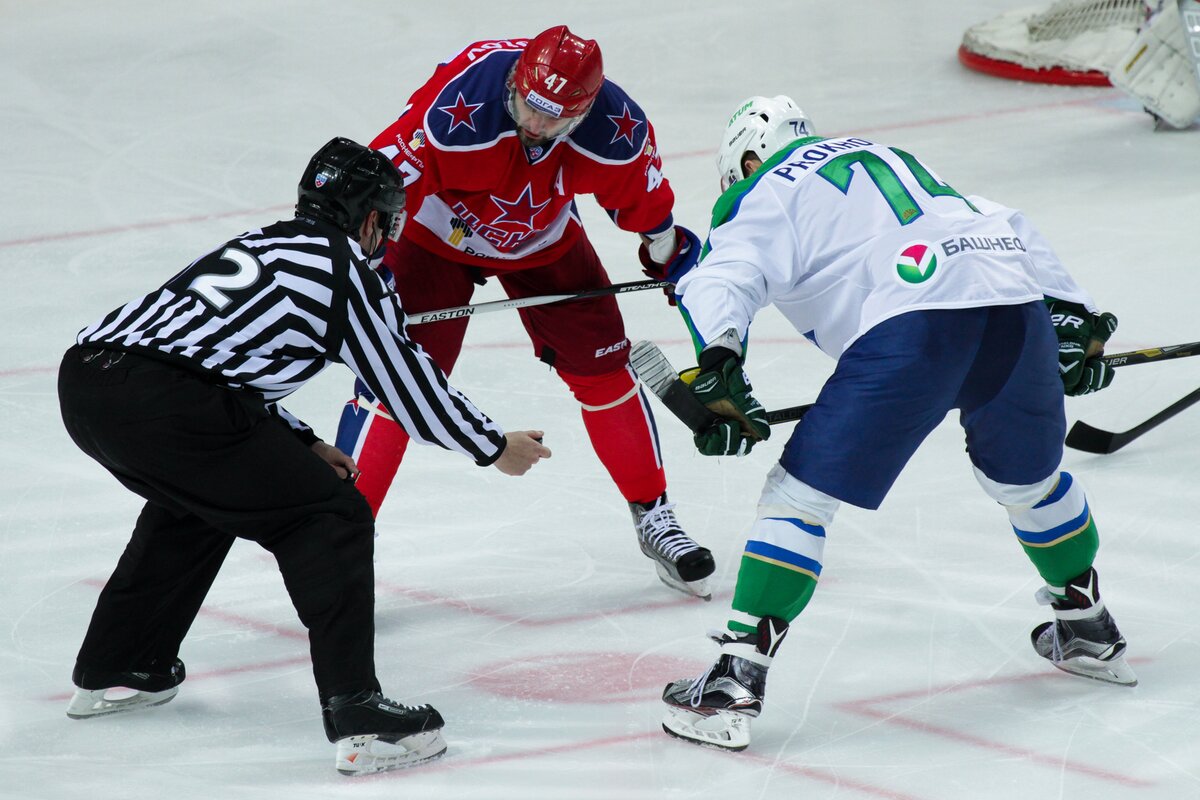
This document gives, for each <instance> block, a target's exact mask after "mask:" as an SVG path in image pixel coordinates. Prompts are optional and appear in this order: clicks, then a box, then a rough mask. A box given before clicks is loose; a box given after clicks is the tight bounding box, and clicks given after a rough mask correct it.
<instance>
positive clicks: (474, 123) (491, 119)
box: [371, 39, 675, 270]
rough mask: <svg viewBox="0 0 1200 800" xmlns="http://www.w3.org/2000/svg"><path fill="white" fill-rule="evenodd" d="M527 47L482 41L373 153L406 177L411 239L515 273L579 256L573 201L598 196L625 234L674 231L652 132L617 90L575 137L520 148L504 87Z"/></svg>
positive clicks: (608, 92) (606, 89) (439, 77)
mask: <svg viewBox="0 0 1200 800" xmlns="http://www.w3.org/2000/svg"><path fill="white" fill-rule="evenodd" d="M527 42H528V40H527V39H515V40H499V41H484V42H476V43H475V44H472V45H471V46H470V47H468V48H467V49H466V50H463V51H462V52H461V53H459V54H458V55H457V56H455V57H454V58H452V59H451V60H450V61H448V62H447V63H444V64H440V65H438V67H437V69H436V70H435V71H434V73H433V77H431V78H430V79H429V80H428V81H427V82H426V83H425V85H424V86H422V87H421V88H420V89H418V90H417V91H416V92H414V93H413V95H412V97H411V98H409V101H408V105H407V106H406V107H405V109H404V111H403V113H402V114H401V115H400V118H399V119H398V120H396V122H395V123H393V124H392V125H391V127H389V128H388V129H387V130H385V131H384V132H383V133H381V134H379V136H378V137H376V138H375V140H374V141H373V142H372V143H371V146H372V147H373V148H375V149H376V150H379V151H381V152H383V153H384V154H385V155H387V156H388V157H389V158H391V159H392V161H393V162H394V163H395V164H396V166H397V167H399V169H400V171H401V172H402V173H403V174H404V177H405V187H406V189H407V192H408V205H407V210H408V222H407V223H406V225H405V227H404V234H403V235H404V236H405V237H407V238H409V239H411V240H412V241H413V242H415V243H416V244H419V245H420V246H421V247H424V248H425V249H427V250H430V251H432V252H433V253H436V254H437V255H440V256H443V257H445V258H448V259H451V260H454V261H458V262H461V263H463V264H471V265H475V266H480V267H484V268H486V269H492V270H509V269H526V268H529V267H538V266H542V265H545V264H548V263H551V262H553V261H554V260H555V259H557V258H558V257H559V256H560V255H561V254H562V253H563V252H565V251H566V250H567V248H568V247H570V246H571V244H572V243H573V242H574V241H575V240H576V239H577V238H578V237H579V235H580V232H581V230H582V228H581V227H580V220H579V215H578V211H577V209H576V208H575V196H576V195H581V194H590V195H594V196H595V198H596V201H597V202H598V203H599V204H600V206H601V207H602V208H604V209H605V210H606V211H607V212H608V214H609V216H610V217H611V218H612V219H613V221H614V222H616V224H617V225H618V226H619V227H620V228H622V229H624V230H627V231H632V232H635V233H648V232H654V231H659V230H664V229H666V228H667V227H669V226H670V225H671V224H673V223H672V217H671V208H672V206H673V205H674V201H675V196H674V193H673V192H672V191H671V186H670V184H669V183H668V182H667V180H666V178H664V177H663V174H662V159H661V157H660V156H659V154H658V149H657V147H656V146H655V143H654V129H653V128H652V127H651V125H650V122H649V121H648V120H647V119H646V115H645V114H644V113H642V109H641V108H639V107H638V105H637V104H636V103H635V102H633V100H631V99H630V97H629V95H627V94H625V92H624V91H623V90H622V89H621V88H620V87H618V86H617V85H616V84H614V83H613V82H612V81H609V80H608V79H605V81H604V84H603V86H602V87H601V89H600V93H599V95H598V96H597V97H596V100H595V103H594V104H593V106H592V108H591V110H590V111H589V112H588V114H587V116H586V117H585V118H584V120H583V122H582V123H580V124H579V126H578V127H576V128H575V130H573V131H572V132H571V133H570V135H568V136H564V137H560V138H558V139H555V140H551V141H550V142H548V143H547V144H546V145H545V146H544V147H534V148H528V149H527V148H525V147H524V146H523V145H522V144H521V141H520V140H519V139H518V138H517V125H516V123H515V122H514V121H513V119H512V117H511V116H510V115H509V113H508V110H507V106H506V104H507V101H508V89H507V87H506V85H505V82H506V80H507V78H508V74H509V72H510V71H511V69H512V67H513V65H514V64H515V63H516V61H517V58H518V57H519V56H520V55H521V51H522V50H523V49H524V47H525V45H526V44H527Z"/></svg>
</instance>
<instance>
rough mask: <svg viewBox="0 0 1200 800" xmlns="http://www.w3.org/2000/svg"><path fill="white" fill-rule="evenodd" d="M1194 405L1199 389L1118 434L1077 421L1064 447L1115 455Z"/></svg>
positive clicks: (1199, 394)
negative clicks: (1144, 434)
mask: <svg viewBox="0 0 1200 800" xmlns="http://www.w3.org/2000/svg"><path fill="white" fill-rule="evenodd" d="M1196 403H1200V389H1197V390H1196V391H1194V392H1192V393H1191V394H1188V395H1186V396H1185V397H1182V398H1180V399H1179V400H1176V401H1175V402H1174V403H1172V404H1171V405H1169V406H1167V407H1166V408H1164V409H1163V410H1162V411H1160V412H1158V413H1157V414H1155V415H1154V416H1152V417H1150V419H1148V420H1146V421H1145V422H1143V423H1141V424H1140V425H1134V426H1133V427H1132V428H1130V429H1129V430H1127V431H1121V432H1118V433H1114V432H1112V431H1105V430H1101V429H1100V428H1093V427H1092V426H1091V425H1088V424H1087V423H1086V422H1083V421H1077V422H1076V423H1075V424H1074V425H1072V426H1071V430H1070V432H1069V433H1068V434H1067V441H1066V445H1067V447H1070V448H1073V449H1075V450H1082V451H1083V452H1085V453H1097V454H1099V455H1108V454H1109V453H1115V452H1117V451H1118V450H1120V449H1121V448H1122V447H1124V446H1125V445H1127V444H1129V443H1130V442H1132V441H1133V440H1134V439H1136V438H1138V437H1139V436H1141V435H1142V434H1143V433H1146V432H1147V431H1149V430H1152V429H1154V428H1157V427H1158V426H1159V425H1161V424H1163V423H1164V422H1166V421H1167V420H1169V419H1170V418H1171V417H1173V416H1175V415H1176V414H1178V413H1179V412H1180V411H1183V410H1184V409H1185V408H1187V407H1188V406H1193V405H1195V404H1196Z"/></svg>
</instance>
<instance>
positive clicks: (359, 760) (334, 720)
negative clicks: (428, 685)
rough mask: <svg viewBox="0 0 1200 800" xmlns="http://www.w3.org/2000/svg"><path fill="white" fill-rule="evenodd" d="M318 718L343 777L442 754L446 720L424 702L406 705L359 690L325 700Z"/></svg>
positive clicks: (411, 763)
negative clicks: (331, 744) (443, 729)
mask: <svg viewBox="0 0 1200 800" xmlns="http://www.w3.org/2000/svg"><path fill="white" fill-rule="evenodd" d="M321 717H322V720H323V721H324V723H325V735H326V736H327V737H328V739H329V741H331V742H336V743H337V756H336V759H335V762H334V763H335V766H336V767H337V771H338V772H340V773H341V774H343V775H350V776H357V775H369V774H371V773H373V772H383V771H385V770H391V769H403V768H405V767H414V766H416V765H418V764H423V763H425V762H426V761H432V760H433V759H435V758H437V757H438V756H441V755H442V754H443V753H445V752H446V741H445V739H443V738H442V726H444V725H445V724H446V723H445V722H444V721H443V720H442V715H441V714H439V713H438V712H437V710H436V709H435V708H433V707H432V706H429V705H423V706H406V705H402V704H400V703H396V702H394V701H392V700H389V699H388V698H386V697H384V696H383V695H381V694H380V693H379V692H376V691H372V690H363V691H361V692H356V693H353V694H343V695H337V696H336V697H331V698H329V699H328V700H327V701H326V702H325V704H324V706H323V707H322V709H321Z"/></svg>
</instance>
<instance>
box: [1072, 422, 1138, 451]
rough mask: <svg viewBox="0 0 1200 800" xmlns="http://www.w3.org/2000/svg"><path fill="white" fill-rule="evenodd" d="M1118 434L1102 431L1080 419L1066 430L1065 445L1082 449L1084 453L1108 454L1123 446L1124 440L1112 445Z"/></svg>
mask: <svg viewBox="0 0 1200 800" xmlns="http://www.w3.org/2000/svg"><path fill="white" fill-rule="evenodd" d="M1118 435H1119V434H1116V433H1111V432H1109V431H1102V430H1100V429H1099V428H1093V427H1092V426H1091V425H1088V424H1087V423H1086V422H1083V421H1082V420H1080V421H1078V422H1076V423H1075V424H1074V425H1072V426H1071V430H1070V431H1068V432H1067V441H1066V445H1067V447H1070V448H1073V449H1075V450H1082V451H1083V452H1085V453H1096V454H1098V455H1108V454H1109V453H1112V452H1114V451H1116V450H1119V449H1120V448H1122V447H1124V446H1125V444H1126V443H1125V442H1124V441H1122V442H1119V443H1117V444H1116V446H1115V447H1114V446H1113V443H1114V440H1115V439H1116V438H1117V436H1118Z"/></svg>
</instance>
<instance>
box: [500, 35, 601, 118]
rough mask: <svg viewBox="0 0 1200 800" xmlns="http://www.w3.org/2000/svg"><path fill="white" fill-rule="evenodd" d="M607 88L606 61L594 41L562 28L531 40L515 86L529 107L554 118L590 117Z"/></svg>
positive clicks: (520, 62)
mask: <svg viewBox="0 0 1200 800" xmlns="http://www.w3.org/2000/svg"><path fill="white" fill-rule="evenodd" d="M603 84H604V61H603V59H602V58H601V56H600V45H598V44H596V41H595V40H594V39H581V38H579V37H578V36H576V35H575V34H573V33H571V31H570V30H569V29H568V28H567V26H566V25H558V26H555V27H553V28H550V29H548V30H545V31H542V32H541V33H539V34H538V35H537V36H535V37H533V38H532V39H530V40H529V44H528V45H526V46H525V52H523V53H522V54H521V58H520V59H519V60H518V61H517V66H516V70H515V74H514V75H513V85H514V88H515V89H516V90H517V92H518V93H519V94H520V95H521V98H522V99H523V100H524V101H525V102H526V103H528V104H529V106H530V107H531V108H533V109H536V110H537V111H540V112H541V113H543V114H546V115H547V116H551V117H579V116H582V115H584V114H586V113H587V111H588V109H589V108H591V106H592V101H593V100H595V99H596V95H598V94H599V93H600V87H601V86H602V85H603Z"/></svg>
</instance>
